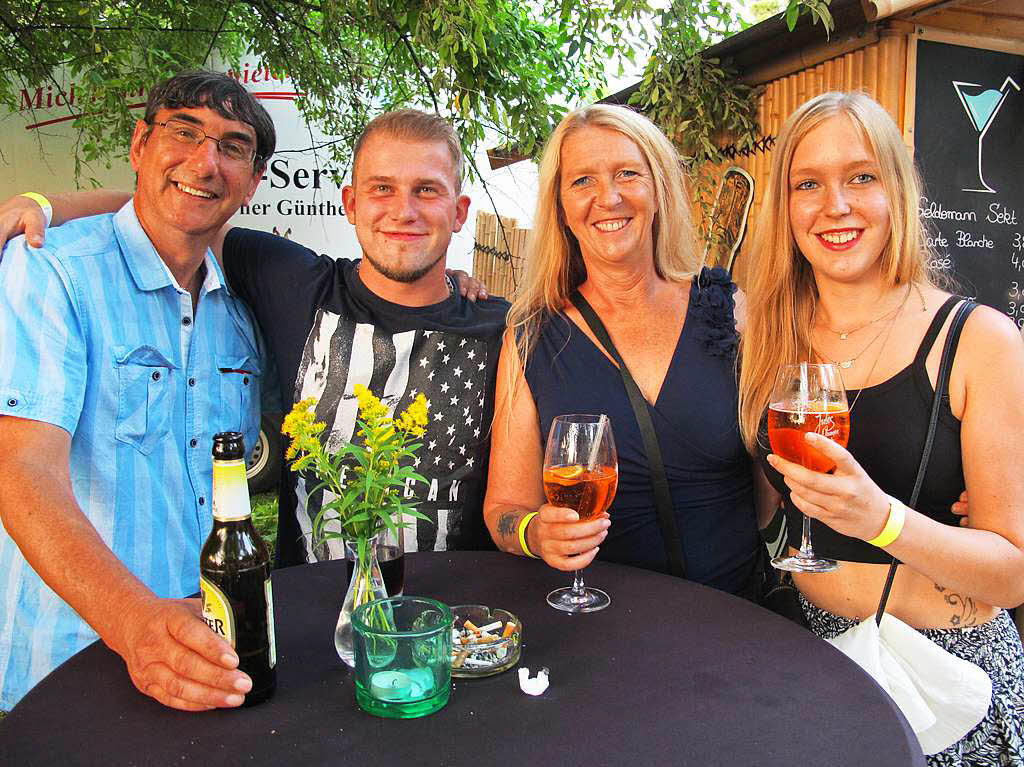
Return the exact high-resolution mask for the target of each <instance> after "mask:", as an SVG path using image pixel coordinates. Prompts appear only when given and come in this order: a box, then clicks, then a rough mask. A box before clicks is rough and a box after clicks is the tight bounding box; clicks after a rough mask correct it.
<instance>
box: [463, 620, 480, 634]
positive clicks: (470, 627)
mask: <svg viewBox="0 0 1024 767" xmlns="http://www.w3.org/2000/svg"><path fill="white" fill-rule="evenodd" d="M462 626H463V628H466V629H468V630H470V631H472V632H473V633H474V634H479V633H480V629H478V628H477V627H476V624H475V623H473V621H466V622H464V623H463V624H462Z"/></svg>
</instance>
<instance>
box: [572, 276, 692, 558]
mask: <svg viewBox="0 0 1024 767" xmlns="http://www.w3.org/2000/svg"><path fill="white" fill-rule="evenodd" d="M570 300H571V301H572V303H573V306H575V307H576V308H577V309H578V310H579V312H580V314H581V315H583V319H584V321H585V322H586V323H587V326H588V327H589V328H590V330H591V331H592V332H593V333H594V335H595V336H596V337H597V340H598V341H599V342H600V343H601V345H602V346H604V348H605V350H606V351H607V352H608V354H610V355H611V357H612V359H614V360H615V362H617V363H618V365H619V372H620V373H621V374H622V383H623V384H625V387H626V394H627V395H628V396H629V404H630V405H632V406H633V413H634V414H635V415H636V421H637V424H638V425H639V426H640V435H641V436H642V437H643V440H644V451H645V452H646V453H647V463H648V465H649V468H650V473H651V487H652V489H653V490H654V504H655V506H656V507H657V509H658V520H659V522H660V523H661V535H662V538H663V539H664V541H665V558H666V559H667V560H668V566H669V572H671V573H672V575H675V576H678V577H680V578H684V577H686V562H685V555H684V553H683V542H682V540H681V539H680V537H679V528H678V527H677V526H676V517H675V514H674V513H673V510H672V494H671V493H670V492H669V489H668V478H667V477H666V476H665V464H664V463H663V462H662V460H661V446H660V445H659V444H658V435H657V434H656V433H655V431H654V422H653V421H652V420H651V412H650V410H649V409H648V407H647V400H645V399H644V395H643V393H642V392H641V391H640V387H639V386H637V385H636V381H634V380H633V376H632V375H631V374H630V372H629V368H627V367H626V363H625V362H623V360H622V356H621V355H620V354H619V350H618V349H616V348H615V344H613V343H612V339H611V336H609V335H608V331H607V330H606V329H605V327H604V323H602V322H601V318H600V317H598V316H597V312H595V311H594V308H593V307H592V306H591V305H590V304H589V303H588V302H587V299H585V298H584V297H583V296H582V294H581V293H580V292H579V291H578V290H577V291H575V292H574V293H573V294H572V295H571V296H570Z"/></svg>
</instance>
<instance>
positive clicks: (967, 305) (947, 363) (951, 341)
mask: <svg viewBox="0 0 1024 767" xmlns="http://www.w3.org/2000/svg"><path fill="white" fill-rule="evenodd" d="M976 306H977V304H976V303H974V302H973V301H964V302H962V303H961V304H960V306H959V307H957V310H956V314H954V315H953V321H952V322H951V323H950V325H949V333H947V334H946V343H945V344H944V345H943V347H942V360H941V361H940V362H939V374H938V375H937V376H936V377H935V396H934V397H932V413H931V417H930V418H929V420H928V435H927V436H926V437H925V440H924V451H923V452H922V453H921V464H920V465H919V466H918V468H917V479H916V480H914V491H913V492H912V493H911V494H910V501H909V503H908V504H907V505H908V506H909V507H910V508H914V506H915V505H917V496H918V494H919V493H920V492H921V485H922V484H924V475H925V472H926V471H927V469H928V459H929V458H930V457H931V454H932V443H934V442H935V427H936V426H937V425H938V422H939V405H940V404H941V403H942V395H943V393H945V392H946V390H947V388H948V387H949V373H950V371H951V370H952V369H953V356H954V353H955V351H956V347H957V344H958V343H959V342H960V331H962V330H963V329H964V323H965V322H966V321H967V316H968V315H969V314H970V313H971V312H973V311H974V308H975V307H976ZM899 565H900V561H899V560H898V559H896V557H893V558H892V564H891V565H889V574H888V575H887V576H886V579H885V587H884V588H883V589H882V597H881V599H879V600H878V610H876V611H875V623H878V624H880V623H881V622H882V615H883V613H885V605H886V603H888V601H889V592H890V591H892V581H893V578H895V577H896V568H897V567H899Z"/></svg>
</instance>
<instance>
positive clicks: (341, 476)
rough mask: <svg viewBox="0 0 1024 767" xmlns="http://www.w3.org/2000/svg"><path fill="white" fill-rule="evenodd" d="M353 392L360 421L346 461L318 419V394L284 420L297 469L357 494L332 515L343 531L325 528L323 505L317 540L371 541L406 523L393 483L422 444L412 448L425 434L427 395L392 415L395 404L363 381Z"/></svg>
mask: <svg viewBox="0 0 1024 767" xmlns="http://www.w3.org/2000/svg"><path fill="white" fill-rule="evenodd" d="M353 394H354V395H355V397H356V399H357V400H358V404H359V422H360V425H359V426H357V428H356V432H355V434H354V435H353V437H352V439H351V441H350V442H349V443H347V444H346V446H345V448H344V449H345V454H346V456H347V457H346V458H345V459H344V461H343V460H342V456H341V455H339V454H338V453H335V452H331V451H328V450H327V449H326V447H325V445H324V443H322V442H321V435H322V433H323V432H324V431H325V430H326V428H327V426H326V424H325V423H323V422H320V421H316V420H314V419H315V417H316V405H317V401H316V399H315V398H309V399H305V400H302V401H301V402H297V403H295V406H294V407H293V408H292V410H291V412H290V413H288V415H287V416H286V417H285V419H284V421H283V423H282V425H281V431H282V433H284V434H286V435H288V437H290V443H289V445H288V449H287V451H286V453H285V456H286V458H287V459H288V460H289V461H290V465H291V468H292V470H293V471H308V472H310V473H312V474H313V475H315V476H316V477H317V478H318V479H319V480H320V481H321V482H322V483H323V487H325V488H326V489H328V490H329V491H330V492H332V493H333V494H334V495H336V496H338V497H342V496H345V495H346V494H348V495H349V497H350V499H351V502H350V503H348V504H346V508H345V510H344V511H342V512H340V513H337V514H335V511H334V510H333V509H331V510H330V514H331V515H333V516H331V518H334V517H335V516H336V517H337V520H338V522H340V525H341V530H340V531H336V530H327V529H325V528H324V524H325V521H326V519H327V517H325V516H324V514H325V510H324V509H321V512H320V513H319V514H318V515H317V517H316V519H314V521H313V538H314V541H315V542H319V541H323V540H326V539H328V538H331V537H336V536H341V537H346V538H349V539H350V540H365V539H367V538H368V537H369V536H371V535H373V534H375V533H376V532H379V531H380V530H381V529H383V528H384V527H385V526H391V525H395V524H397V525H398V526H400V527H402V526H404V524H403V523H402V522H401V514H402V507H403V503H402V498H401V495H402V494H401V492H400V491H399V490H397V489H396V488H394V487H391V483H392V482H393V481H394V479H393V478H394V476H395V473H396V472H397V471H399V470H401V467H402V465H403V463H405V462H406V458H407V457H409V456H411V455H412V454H413V453H414V452H415V449H416V448H418V447H419V445H416V446H413V449H412V450H410V449H409V448H410V446H412V444H411V443H412V442H413V439H414V438H415V437H421V436H423V434H424V433H425V429H426V426H427V423H428V419H427V409H428V407H429V406H428V404H427V398H426V397H425V396H424V395H422V394H419V395H417V396H416V398H415V399H414V400H413V401H412V402H411V403H410V404H409V406H408V407H407V408H406V409H405V412H403V413H402V414H401V415H400V416H398V417H391V416H390V415H389V407H388V406H387V405H385V404H384V403H383V402H381V400H380V399H379V398H378V397H376V396H375V395H374V394H373V392H371V391H370V390H369V389H367V388H366V387H365V386H363V385H361V384H357V385H356V386H354V387H353ZM348 456H350V457H348ZM346 467H347V468H346ZM346 472H347V476H346ZM353 491H355V493H353Z"/></svg>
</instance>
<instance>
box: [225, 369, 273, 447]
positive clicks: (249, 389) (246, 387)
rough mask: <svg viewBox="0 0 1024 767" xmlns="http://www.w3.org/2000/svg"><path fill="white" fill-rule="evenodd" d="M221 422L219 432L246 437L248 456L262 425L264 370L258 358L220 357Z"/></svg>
mask: <svg viewBox="0 0 1024 767" xmlns="http://www.w3.org/2000/svg"><path fill="white" fill-rule="evenodd" d="M217 372H218V374H219V377H220V405H221V406H220V413H219V415H220V419H221V420H220V422H219V423H218V424H217V430H218V431H240V432H242V434H244V435H245V436H246V440H245V448H246V453H248V452H249V451H250V450H252V447H253V442H252V441H253V438H254V437H255V434H256V433H258V430H259V422H260V378H261V376H262V373H263V371H262V368H261V366H260V362H259V358H258V357H256V356H255V355H250V354H243V355H223V354H222V355H218V356H217Z"/></svg>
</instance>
